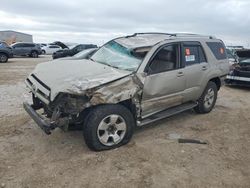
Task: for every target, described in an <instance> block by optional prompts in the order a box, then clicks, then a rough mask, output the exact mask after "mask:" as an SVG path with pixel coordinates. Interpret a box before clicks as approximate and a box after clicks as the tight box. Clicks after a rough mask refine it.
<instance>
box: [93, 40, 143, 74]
mask: <svg viewBox="0 0 250 188" xmlns="http://www.w3.org/2000/svg"><path fill="white" fill-rule="evenodd" d="M91 60H93V61H95V62H98V63H101V64H105V65H108V66H111V67H114V68H118V69H122V70H129V71H135V70H136V69H137V68H138V66H139V65H140V64H141V62H142V58H139V57H135V55H133V54H132V53H131V51H130V50H129V49H128V48H125V47H124V46H122V45H120V44H118V43H117V42H115V41H111V42H109V43H107V44H105V45H104V46H103V47H101V48H100V49H99V50H98V51H97V52H96V53H95V54H94V55H93V56H92V57H91Z"/></svg>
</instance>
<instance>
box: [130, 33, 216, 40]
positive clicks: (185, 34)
mask: <svg viewBox="0 0 250 188" xmlns="http://www.w3.org/2000/svg"><path fill="white" fill-rule="evenodd" d="M137 35H168V36H169V37H199V38H201V37H202V38H209V39H216V37H214V36H209V35H200V34H194V33H160V32H146V33H134V34H133V35H128V36H126V38H129V37H135V36H137Z"/></svg>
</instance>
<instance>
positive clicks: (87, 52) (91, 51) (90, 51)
mask: <svg viewBox="0 0 250 188" xmlns="http://www.w3.org/2000/svg"><path fill="white" fill-rule="evenodd" d="M97 50H98V48H90V49H87V50H83V51H81V52H79V53H77V54H76V55H74V56H72V57H63V58H60V60H61V59H63V60H66V59H67V60H77V59H89V58H90V57H91V56H92V55H93V54H94V53H95V52H96V51H97Z"/></svg>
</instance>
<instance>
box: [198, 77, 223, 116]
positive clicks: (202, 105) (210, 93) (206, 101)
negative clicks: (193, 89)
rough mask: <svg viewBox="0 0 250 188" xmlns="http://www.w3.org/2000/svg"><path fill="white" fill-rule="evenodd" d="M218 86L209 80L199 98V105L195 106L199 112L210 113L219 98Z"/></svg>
mask: <svg viewBox="0 0 250 188" xmlns="http://www.w3.org/2000/svg"><path fill="white" fill-rule="evenodd" d="M217 94H218V88H217V86H216V84H215V83H214V82H211V81H210V82H208V84H207V87H206V89H205V90H204V92H203V94H202V96H201V97H200V99H199V100H198V105H197V106H196V107H195V108H194V110H195V111H196V112H197V113H200V114H204V113H209V112H210V111H211V110H212V109H213V108H214V105H215V103H216V100H217Z"/></svg>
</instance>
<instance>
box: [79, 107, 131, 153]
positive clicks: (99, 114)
mask: <svg viewBox="0 0 250 188" xmlns="http://www.w3.org/2000/svg"><path fill="white" fill-rule="evenodd" d="M134 127H135V120H134V118H133V115H132V114H131V112H130V111H129V110H128V109H127V108H126V107H124V106H122V105H118V104H115V105H101V106H97V107H95V108H93V109H92V110H91V111H90V112H89V114H88V115H87V117H86V120H85V123H84V127H83V136H84V139H85V142H86V144H87V146H88V147H89V148H90V149H91V150H94V151H102V150H109V149H114V148H117V147H120V146H122V145H125V144H127V143H128V142H129V141H130V139H131V138H132V135H133V132H134Z"/></svg>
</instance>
